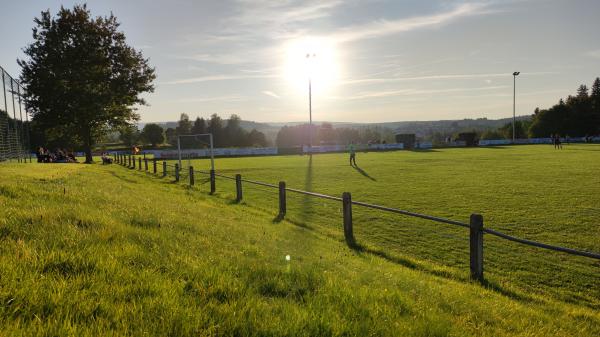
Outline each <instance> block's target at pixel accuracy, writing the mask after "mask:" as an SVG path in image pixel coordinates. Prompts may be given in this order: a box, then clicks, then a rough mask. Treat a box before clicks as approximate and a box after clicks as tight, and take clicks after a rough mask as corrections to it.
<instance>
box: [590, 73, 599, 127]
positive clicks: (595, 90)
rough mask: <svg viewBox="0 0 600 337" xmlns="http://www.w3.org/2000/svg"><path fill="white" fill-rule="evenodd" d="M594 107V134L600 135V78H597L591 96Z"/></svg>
mask: <svg viewBox="0 0 600 337" xmlns="http://www.w3.org/2000/svg"><path fill="white" fill-rule="evenodd" d="M590 101H591V105H592V114H593V120H594V125H595V130H594V132H593V134H600V77H596V80H595V81H594V84H592V93H591V94H590Z"/></svg>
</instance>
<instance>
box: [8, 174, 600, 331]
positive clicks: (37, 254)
mask: <svg viewBox="0 0 600 337" xmlns="http://www.w3.org/2000/svg"><path fill="white" fill-rule="evenodd" d="M0 176H1V177H2V180H0V243H1V244H0V327H1V328H0V336H20V335H35V336H57V335H61V336H62V335H71V336H98V335H114V336H127V335H129V336H140V335H148V336H243V335H254V336H284V335H287V336H341V335H344V336H366V335H381V336H398V335H405V336H450V335H461V336H463V335H473V336H485V335H489V336H492V335H493V336H498V335H500V336H501V335H511V336H513V335H521V336H532V335H557V336H573V335H579V336H597V335H598V334H600V314H599V313H598V312H597V311H594V310H592V309H589V308H586V307H584V306H577V305H573V304H566V303H561V302H557V301H554V300H551V299H548V300H536V301H530V300H527V299H518V298H513V297H510V296H505V295H503V294H501V293H499V292H497V291H495V290H494V289H486V288H484V287H481V286H479V285H476V284H470V283H467V282H461V281H455V280H449V279H447V278H444V277H437V276H433V275H431V274H429V273H427V272H422V271H419V270H415V269H412V268H407V267H405V266H402V265H399V264H397V263H394V262H390V261H388V260H387V259H384V258H380V257H378V256H376V255H373V254H366V253H360V252H355V251H352V250H349V249H348V248H347V247H346V246H345V245H344V243H343V242H342V241H341V239H340V238H336V237H332V236H328V235H322V234H321V233H319V232H318V231H313V230H311V229H310V228H305V227H301V226H296V225H294V224H292V223H289V222H287V221H282V222H279V223H273V221H272V219H271V216H269V214H268V213H265V212H262V211H259V210H257V209H256V208H255V207H253V206H249V205H244V204H241V205H235V204H231V203H228V202H226V201H223V200H221V199H219V198H214V197H211V196H208V195H206V194H205V193H204V192H201V191H198V189H188V188H186V187H184V186H182V185H176V184H172V183H171V182H170V181H168V180H167V179H157V178H152V177H148V175H146V174H144V173H140V172H130V171H128V170H126V169H124V168H121V167H118V166H115V165H113V166H100V165H77V164H51V165H48V164H45V165H44V164H1V165H0ZM286 255H290V256H291V260H290V261H289V262H287V261H286V259H285V256H286Z"/></svg>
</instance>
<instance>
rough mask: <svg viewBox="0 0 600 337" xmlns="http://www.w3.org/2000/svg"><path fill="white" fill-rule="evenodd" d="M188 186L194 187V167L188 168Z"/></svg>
mask: <svg viewBox="0 0 600 337" xmlns="http://www.w3.org/2000/svg"><path fill="white" fill-rule="evenodd" d="M190 186H194V167H193V166H190Z"/></svg>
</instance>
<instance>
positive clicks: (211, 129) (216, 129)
mask: <svg viewBox="0 0 600 337" xmlns="http://www.w3.org/2000/svg"><path fill="white" fill-rule="evenodd" d="M207 131H208V133H212V135H213V142H214V146H215V147H219V146H223V120H222V119H221V117H219V115H217V114H212V115H211V116H210V120H209V122H208V127H207Z"/></svg>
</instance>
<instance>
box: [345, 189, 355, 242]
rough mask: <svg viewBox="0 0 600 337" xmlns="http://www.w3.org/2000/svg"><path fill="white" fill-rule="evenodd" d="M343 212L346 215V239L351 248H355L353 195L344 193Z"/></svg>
mask: <svg viewBox="0 0 600 337" xmlns="http://www.w3.org/2000/svg"><path fill="white" fill-rule="evenodd" d="M342 212H343V215H344V238H345V239H346V244H348V246H349V247H354V246H355V245H356V241H355V240H354V230H353V228H352V195H351V194H350V192H344V193H342Z"/></svg>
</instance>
